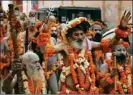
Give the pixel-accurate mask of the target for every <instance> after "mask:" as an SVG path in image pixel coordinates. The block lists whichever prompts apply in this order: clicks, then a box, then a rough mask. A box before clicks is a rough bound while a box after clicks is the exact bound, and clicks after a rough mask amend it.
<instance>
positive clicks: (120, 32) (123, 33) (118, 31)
mask: <svg viewBox="0 0 133 95" xmlns="http://www.w3.org/2000/svg"><path fill="white" fill-rule="evenodd" d="M130 33H131V28H130V27H127V30H121V29H119V28H118V27H117V29H115V34H116V36H117V37H120V38H127V37H128V36H129V35H130Z"/></svg>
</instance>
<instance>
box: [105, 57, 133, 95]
mask: <svg viewBox="0 0 133 95" xmlns="http://www.w3.org/2000/svg"><path fill="white" fill-rule="evenodd" d="M130 60H131V59H130V57H129V59H128V62H127V63H125V70H124V67H123V66H120V65H119V64H117V68H118V71H119V73H120V76H119V77H120V79H117V81H116V84H117V89H116V90H115V89H112V90H111V91H110V94H116V93H118V92H119V93H120V94H132V93H133V90H132V74H131V69H130V68H131V61H130ZM106 62H107V63H108V64H114V63H112V62H113V61H107V60H106ZM112 66H113V65H109V69H110V70H111V68H113V67H112ZM106 81H108V82H109V83H112V80H111V81H110V79H107V80H106ZM113 83H114V80H113Z"/></svg>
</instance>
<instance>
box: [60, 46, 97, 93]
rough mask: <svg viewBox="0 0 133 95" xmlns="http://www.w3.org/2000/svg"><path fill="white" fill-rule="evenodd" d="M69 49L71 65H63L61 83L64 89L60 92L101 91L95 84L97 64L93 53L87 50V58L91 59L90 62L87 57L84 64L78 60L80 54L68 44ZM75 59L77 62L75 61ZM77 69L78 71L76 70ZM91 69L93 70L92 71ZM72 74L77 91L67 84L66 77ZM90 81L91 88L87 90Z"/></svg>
mask: <svg viewBox="0 0 133 95" xmlns="http://www.w3.org/2000/svg"><path fill="white" fill-rule="evenodd" d="M68 50H69V53H70V55H69V57H68V60H69V66H68V67H65V66H64V67H63V69H62V70H63V71H62V73H61V79H60V80H61V84H62V90H61V91H60V92H59V94H77V93H78V94H87V93H92V94H96V93H99V89H98V88H97V87H96V86H95V81H96V78H95V70H96V68H95V65H94V64H93V60H92V56H91V54H88V51H87V50H86V51H85V58H87V59H89V62H90V63H88V61H87V60H85V59H83V60H84V66H82V65H81V63H80V62H79V61H78V58H79V56H78V54H76V53H74V51H73V49H72V47H70V46H68ZM73 60H75V63H74V61H73ZM75 70H77V72H76V71H75ZM81 71H82V72H83V73H84V75H85V81H84V80H83V77H82V74H81ZM90 71H91V72H90ZM70 74H71V76H72V79H73V82H74V84H75V87H76V89H77V91H72V90H71V89H70V88H68V87H66V86H65V79H66V77H67V76H68V75H70ZM89 81H90V82H91V88H90V89H89V90H88V91H86V88H87V87H88V86H89Z"/></svg>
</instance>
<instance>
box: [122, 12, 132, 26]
mask: <svg viewBox="0 0 133 95" xmlns="http://www.w3.org/2000/svg"><path fill="white" fill-rule="evenodd" d="M130 19H131V12H130V11H128V12H127V11H125V12H124V14H123V16H122V18H121V20H120V27H121V28H126V27H127V24H128V22H129V20H130Z"/></svg>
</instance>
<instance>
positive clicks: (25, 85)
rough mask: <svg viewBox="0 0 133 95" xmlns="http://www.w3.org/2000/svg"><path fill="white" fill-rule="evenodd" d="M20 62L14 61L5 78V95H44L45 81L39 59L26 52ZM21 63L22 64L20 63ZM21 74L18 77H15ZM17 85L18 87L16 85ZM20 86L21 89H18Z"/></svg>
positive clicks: (33, 54)
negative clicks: (18, 73)
mask: <svg viewBox="0 0 133 95" xmlns="http://www.w3.org/2000/svg"><path fill="white" fill-rule="evenodd" d="M20 59H21V60H14V62H13V64H12V71H11V72H10V73H9V75H8V76H7V77H6V78H5V80H4V83H3V87H2V89H3V91H4V92H5V93H6V94H11V93H12V94H13V92H12V91H13V89H14V94H46V80H45V77H44V73H43V70H42V67H41V65H40V63H39V57H38V56H37V55H36V54H35V53H33V52H31V51H28V52H27V53H25V54H24V55H22V56H21V58H20ZM21 61H22V63H20V62H21ZM19 71H20V72H21V74H20V76H19V77H16V76H15V75H16V74H17V72H19ZM18 83H19V85H17V84H18ZM20 86H21V89H18V88H19V87H20Z"/></svg>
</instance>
